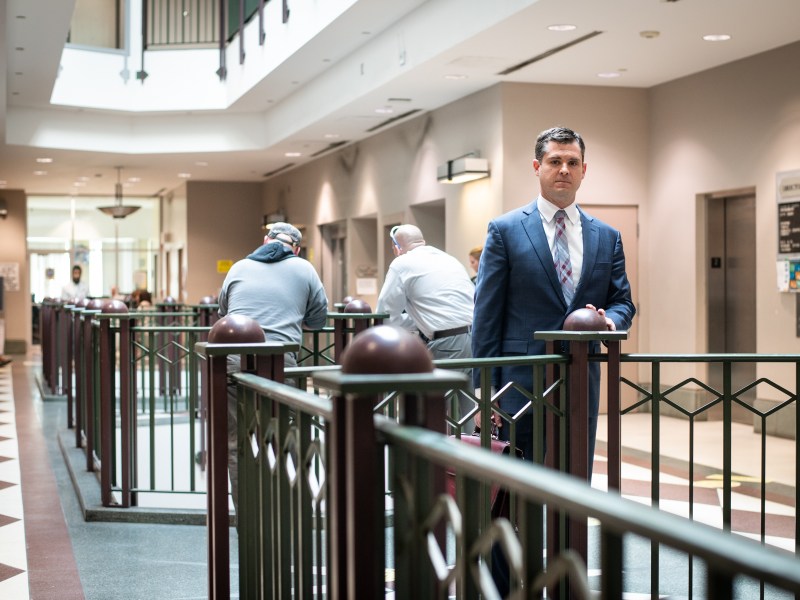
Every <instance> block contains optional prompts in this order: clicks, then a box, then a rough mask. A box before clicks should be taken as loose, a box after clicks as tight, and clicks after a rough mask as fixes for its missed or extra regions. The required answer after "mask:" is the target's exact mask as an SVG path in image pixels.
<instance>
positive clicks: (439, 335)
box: [419, 325, 472, 343]
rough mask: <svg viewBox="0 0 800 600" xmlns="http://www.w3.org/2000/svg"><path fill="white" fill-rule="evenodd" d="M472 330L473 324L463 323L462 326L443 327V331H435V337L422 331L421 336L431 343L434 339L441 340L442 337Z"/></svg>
mask: <svg viewBox="0 0 800 600" xmlns="http://www.w3.org/2000/svg"><path fill="white" fill-rule="evenodd" d="M470 331H472V326H471V325H462V326H461V327H453V329H443V330H442V331H434V332H433V338H429V337H427V336H426V335H425V334H424V333H422V332H421V331H420V332H419V337H421V338H422V340H423V341H424V342H425V343H429V342H431V341H432V340H440V339H442V338H446V337H451V336H454V335H461V334H462V333H469V332H470Z"/></svg>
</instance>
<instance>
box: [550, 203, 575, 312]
mask: <svg viewBox="0 0 800 600" xmlns="http://www.w3.org/2000/svg"><path fill="white" fill-rule="evenodd" d="M566 216H567V213H565V212H564V211H563V210H558V211H556V216H555V219H556V233H555V244H554V246H553V266H554V267H555V268H556V273H557V274H558V280H559V281H560V282H561V290H562V291H563V292H564V300H566V301H567V306H569V305H570V304H572V297H573V296H574V295H575V284H574V283H573V282H572V263H570V261H569V244H568V243H567V229H566V224H565V222H564V220H565V219H566Z"/></svg>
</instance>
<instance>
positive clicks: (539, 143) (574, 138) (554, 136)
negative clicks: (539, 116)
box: [534, 127, 586, 162]
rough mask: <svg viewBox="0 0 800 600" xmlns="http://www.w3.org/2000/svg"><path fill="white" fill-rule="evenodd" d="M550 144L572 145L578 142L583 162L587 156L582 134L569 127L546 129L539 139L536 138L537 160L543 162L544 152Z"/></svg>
mask: <svg viewBox="0 0 800 600" xmlns="http://www.w3.org/2000/svg"><path fill="white" fill-rule="evenodd" d="M548 142H555V143H557V144H572V143H573V142H578V146H580V148H581V160H583V159H584V155H585V154H586V146H585V145H584V143H583V138H582V137H581V134H580V133H578V132H577V131H572V129H569V128H567V127H551V128H550V129H545V130H544V131H543V132H542V133H540V134H539V137H537V138H536V149H535V152H534V154H535V156H536V160H538V161H540V162H541V160H542V158H544V152H545V148H546V147H547V143H548Z"/></svg>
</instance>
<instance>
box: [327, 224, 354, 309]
mask: <svg viewBox="0 0 800 600" xmlns="http://www.w3.org/2000/svg"><path fill="white" fill-rule="evenodd" d="M320 233H321V234H322V242H323V246H322V269H321V271H322V273H321V278H322V283H323V285H324V286H325V289H326V290H329V293H330V298H329V300H330V301H331V303H333V304H335V303H339V302H341V301H342V300H343V299H344V297H345V296H347V295H348V289H347V261H346V255H345V242H346V241H347V224H346V223H345V222H344V221H340V222H337V223H328V224H326V225H320Z"/></svg>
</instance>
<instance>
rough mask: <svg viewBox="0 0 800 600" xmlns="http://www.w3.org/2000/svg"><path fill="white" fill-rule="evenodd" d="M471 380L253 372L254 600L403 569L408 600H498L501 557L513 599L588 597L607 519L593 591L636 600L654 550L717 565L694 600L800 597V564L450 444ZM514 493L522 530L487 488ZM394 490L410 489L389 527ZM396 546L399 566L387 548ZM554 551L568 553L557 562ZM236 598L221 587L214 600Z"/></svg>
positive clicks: (248, 532) (246, 395) (245, 574)
mask: <svg viewBox="0 0 800 600" xmlns="http://www.w3.org/2000/svg"><path fill="white" fill-rule="evenodd" d="M486 368H489V367H488V365H487V367H486ZM459 378H460V379H461V384H460V386H462V387H463V386H464V383H465V382H464V378H463V376H461V375H458V374H455V373H452V372H447V371H437V372H435V373H434V374H432V375H400V376H398V375H388V376H359V375H349V374H342V373H341V372H335V371H326V372H324V373H320V374H318V375H317V376H316V377H314V380H315V381H314V386H315V387H319V388H322V389H326V390H330V391H331V397H330V398H320V397H319V396H317V395H316V394H312V393H309V392H306V391H300V390H297V389H296V388H293V387H289V386H285V385H282V384H279V383H276V382H273V381H268V380H265V379H262V378H259V377H256V376H254V375H247V374H242V375H239V376H237V380H238V381H239V384H240V392H239V394H240V395H239V402H240V405H244V406H245V408H244V411H243V412H240V414H243V415H245V424H244V426H243V428H242V429H240V442H242V443H241V447H242V448H243V452H244V454H243V455H242V454H240V456H243V457H244V458H245V460H246V461H248V466H247V468H246V474H244V475H242V474H240V478H242V479H241V486H242V489H245V488H247V490H248V491H247V492H246V494H247V497H248V500H246V501H245V502H246V504H243V505H242V508H241V509H240V511H241V514H240V516H239V518H240V522H239V532H240V534H239V540H240V547H239V557H240V570H239V582H240V590H239V592H240V597H248V598H259V597H263V598H266V597H279V596H281V595H282V594H290V593H293V594H294V595H295V596H300V597H308V598H311V597H322V595H323V591H322V590H327V592H325V594H324V595H325V596H326V597H345V596H347V597H378V596H379V595H380V594H382V593H383V590H384V589H385V582H384V580H383V574H384V572H385V570H386V569H394V570H395V576H394V581H395V584H396V597H403V598H408V597H422V598H433V597H444V596H447V595H448V594H450V595H452V594H453V593H455V595H456V596H457V597H459V598H462V597H463V598H475V597H479V595H484V596H486V597H491V595H492V594H493V593H496V592H495V591H494V590H493V588H494V583H493V579H492V576H491V573H492V571H491V570H490V565H491V564H492V562H493V561H495V560H497V554H496V550H495V549H496V548H501V550H499V552H501V553H502V554H503V555H504V556H505V557H506V559H507V561H508V564H509V575H510V581H511V592H512V594H520V593H522V591H523V590H525V595H526V597H541V593H542V591H543V589H545V588H548V597H566V596H568V595H571V597H588V595H587V594H588V583H587V582H588V578H587V574H586V557H585V556H583V555H582V554H581V551H580V550H579V549H578V550H576V549H575V547H574V543H573V541H574V537H575V536H574V535H573V534H572V532H571V531H569V530H570V528H571V527H572V526H573V525H579V526H580V525H581V524H583V525H584V527H585V524H586V520H587V519H589V518H591V519H595V520H597V521H598V522H599V533H598V534H597V535H598V536H599V550H598V551H597V552H598V554H599V556H598V557H597V560H599V563H600V564H601V565H602V572H603V575H602V579H601V581H600V582H599V583H598V584H597V585H595V586H593V587H599V589H601V593H602V594H603V597H621V595H622V590H623V589H625V578H624V577H623V568H624V567H625V565H630V560H631V556H630V553H633V552H638V548H639V547H640V546H641V544H638V543H637V539H641V538H643V539H645V540H646V541H647V542H648V543H649V544H651V546H652V548H660V547H662V546H664V547H669V548H672V549H674V550H675V551H678V552H679V553H680V554H681V555H682V556H687V557H688V560H689V562H690V563H694V562H695V561H698V562H700V563H701V564H702V565H703V569H702V571H703V574H702V576H698V577H697V581H696V582H693V581H691V579H690V582H689V595H691V594H692V590H695V588H697V586H701V587H702V588H703V589H704V590H705V597H709V598H723V597H725V598H728V597H734V595H735V592H736V591H737V590H739V589H740V587H741V586H742V581H743V578H753V579H755V580H757V581H758V582H759V583H760V585H761V586H762V595H763V593H764V592H763V590H764V589H766V590H767V591H769V592H774V589H772V588H771V587H770V588H765V587H764V586H774V587H775V588H778V589H782V590H786V591H788V592H791V593H794V594H798V593H800V568H798V567H800V561H798V560H797V558H796V557H794V556H792V555H791V554H788V553H784V552H780V551H777V550H775V549H772V548H769V547H764V546H761V545H759V544H758V543H756V542H752V541H749V540H746V539H742V538H740V537H731V536H730V535H728V534H726V533H725V532H722V531H719V530H714V529H712V528H710V527H707V526H703V525H700V524H693V523H690V522H689V521H687V520H685V519H681V518H679V517H675V516H673V515H669V514H666V513H660V512H659V511H657V510H655V509H651V508H648V507H644V506H640V505H638V504H636V503H632V502H630V501H626V500H624V499H621V498H619V497H618V496H617V495H616V494H605V493H602V492H598V491H596V490H592V489H590V488H589V486H588V485H587V484H586V483H583V482H581V481H580V480H579V479H576V478H574V477H566V476H564V475H561V474H558V473H556V472H554V471H553V470H552V469H547V470H543V469H542V468H541V467H540V466H538V465H535V464H530V463H525V462H522V463H521V462H519V461H514V462H512V461H511V459H507V458H502V457H498V456H496V455H494V454H491V453H487V452H485V451H482V450H479V449H472V448H469V447H465V446H463V445H460V444H459V445H456V444H454V443H453V442H451V441H448V440H447V439H446V436H443V435H442V433H441V430H442V423H443V422H444V413H445V404H446V400H445V398H446V396H447V394H448V391H451V390H452V389H454V388H458V387H459V383H458V381H459ZM387 397H392V398H393V399H394V400H393V403H397V404H398V405H399V406H402V410H399V411H398V414H401V415H402V422H398V420H397V419H395V418H393V419H387V418H386V417H384V416H382V415H377V416H376V415H375V412H374V411H375V407H376V406H380V405H381V404H385V400H386V398H387ZM423 398H424V400H423ZM213 402H214V400H213V399H212V404H213ZM420 426H423V427H425V428H426V429H428V431H425V430H423V429H420V428H419V427H420ZM430 429H433V430H439V431H429V430H430ZM384 452H388V462H384V459H383V457H384ZM445 470H453V471H455V473H456V477H457V490H458V491H457V494H456V498H455V499H452V498H451V497H449V496H448V495H446V494H444V493H443V492H444V474H445ZM222 472H223V473H224V468H223V470H222ZM240 473H241V471H240ZM356 474H357V476H356ZM387 481H388V482H389V484H388V486H387V485H385V482H387ZM498 481H502V482H503V484H502V485H503V487H505V488H507V489H508V490H509V491H510V492H511V494H512V498H513V506H514V510H513V511H512V513H511V519H510V521H506V520H504V519H494V520H492V519H491V517H490V515H489V513H488V503H487V502H486V496H485V490H486V489H487V488H489V486H490V485H491V484H493V483H496V482H498ZM387 488H388V489H389V490H394V491H393V493H392V494H391V503H392V504H391V510H390V512H391V514H392V517H393V518H392V519H391V520H390V521H388V522H387V521H386V520H385V515H386V512H385V511H386V508H385V504H384V503H385V502H386V489H387ZM242 493H243V492H242ZM245 507H246V508H245ZM546 507H550V508H552V507H558V509H559V513H560V518H562V519H563V524H562V527H563V529H564V531H563V533H562V534H560V535H559V536H558V537H557V540H555V546H553V545H552V543H553V542H552V541H551V540H549V539H548V538H549V534H551V533H552V532H550V531H549V529H550V527H551V523H553V521H552V520H548V528H547V529H548V535H546V533H545V529H544V527H543V521H544V517H545V514H546V512H547V511H546ZM226 517H227V515H226ZM512 523H513V524H514V525H513V526H512ZM515 527H516V532H515ZM448 532H449V536H448V535H445V534H447V533H448ZM387 543H388V544H390V545H392V547H393V552H390V553H389V555H390V556H394V557H395V558H394V561H393V562H392V561H389V560H387V558H386V556H387V555H385V554H384V553H383V552H376V551H375V549H376V548H383V547H385V545H386V544H387ZM545 547H547V556H549V557H555V558H552V559H550V560H549V561H547V562H545V561H544V560H543V558H542V556H543V550H544V549H545ZM631 548H633V550H631ZM216 558H218V559H219V562H218V563H216V565H215V568H217V569H220V570H221V571H225V572H226V573H227V569H228V568H229V566H228V564H227V563H226V562H225V560H223V559H224V558H226V557H222V556H219V555H216ZM323 565H324V566H325V569H324V570H323V569H322V566H323ZM217 575H219V573H217ZM216 583H220V582H219V581H217V582H216ZM657 590H658V587H657V586H656V589H655V593H658V592H657ZM635 591H638V592H640V593H641V592H642V591H643V590H641V589H637V590H635ZM695 591H696V590H695ZM699 593H700V595H701V596H702V595H703V592H702V591H701V592H699ZM226 594H227V590H224V589H220V588H210V597H214V598H216V597H225V595H226Z"/></svg>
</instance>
